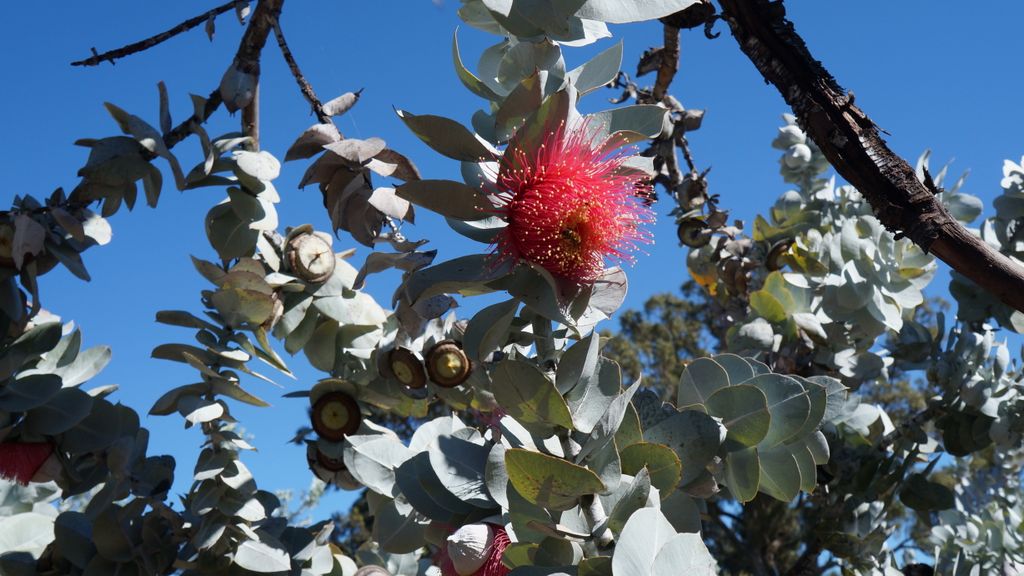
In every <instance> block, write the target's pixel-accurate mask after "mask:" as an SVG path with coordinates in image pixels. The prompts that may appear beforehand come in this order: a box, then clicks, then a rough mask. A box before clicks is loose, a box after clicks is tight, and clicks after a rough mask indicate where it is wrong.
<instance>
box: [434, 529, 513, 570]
mask: <svg viewBox="0 0 1024 576" xmlns="http://www.w3.org/2000/svg"><path fill="white" fill-rule="evenodd" d="M511 543H512V541H511V540H510V539H509V537H508V534H507V533H506V532H505V529H504V528H502V527H501V526H497V525H495V524H485V523H477V524H467V525H466V526H463V527H461V528H459V529H458V530H456V531H455V532H453V533H452V535H451V536H449V537H448V540H446V541H445V543H444V547H442V548H441V550H440V552H439V553H438V555H437V557H436V559H437V565H438V567H440V568H441V574H442V575H443V576H506V575H507V574H508V573H509V572H510V570H509V569H508V568H507V567H506V566H505V565H504V564H502V563H501V556H502V554H504V553H505V549H506V548H508V546H509V544H511Z"/></svg>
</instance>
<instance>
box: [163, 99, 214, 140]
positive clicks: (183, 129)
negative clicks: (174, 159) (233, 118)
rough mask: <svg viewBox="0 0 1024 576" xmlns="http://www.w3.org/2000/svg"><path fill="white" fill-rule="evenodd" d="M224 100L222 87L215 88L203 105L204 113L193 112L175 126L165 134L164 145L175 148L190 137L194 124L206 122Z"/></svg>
mask: <svg viewBox="0 0 1024 576" xmlns="http://www.w3.org/2000/svg"><path fill="white" fill-rule="evenodd" d="M222 102H223V100H222V99H221V97H220V89H219V88H214V90H213V92H210V95H209V96H207V97H206V104H205V105H204V106H203V112H202V114H193V115H192V116H189V117H188V119H187V120H185V121H184V122H182V123H181V124H178V125H177V126H175V127H174V128H173V129H172V130H171V131H170V132H168V133H166V134H164V145H165V146H167V149H168V150H170V149H171V148H174V147H175V146H176V145H177V144H178V143H179V142H181V141H182V140H184V139H185V138H188V137H189V135H190V134H192V126H193V124H202V123H204V122H206V121H207V120H208V119H209V118H210V116H212V115H213V113H214V112H216V111H217V108H220V105H221V103H222Z"/></svg>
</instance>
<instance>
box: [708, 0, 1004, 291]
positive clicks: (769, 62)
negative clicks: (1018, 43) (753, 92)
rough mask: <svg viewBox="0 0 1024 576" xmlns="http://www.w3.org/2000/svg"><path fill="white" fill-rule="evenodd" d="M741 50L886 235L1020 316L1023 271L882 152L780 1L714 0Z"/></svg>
mask: <svg viewBox="0 0 1024 576" xmlns="http://www.w3.org/2000/svg"><path fill="white" fill-rule="evenodd" d="M720 2H721V5H722V9H723V17H724V18H725V19H726V20H727V21H728V23H729V26H730V28H731V29H732V34H733V36H734V37H735V38H736V40H737V42H739V45H740V48H741V49H742V50H743V52H744V53H745V54H746V55H747V57H748V58H750V60H751V62H753V63H754V66H756V67H757V69H758V71H760V72H761V75H762V76H764V78H765V80H767V81H769V82H771V83H772V84H774V85H775V87H776V88H777V89H778V90H779V92H780V93H781V94H782V97H783V98H785V100H786V102H787V103H788V104H789V105H790V106H791V107H792V108H793V112H794V113H795V114H796V116H797V118H798V119H799V121H800V125H801V126H802V127H803V128H804V130H806V131H807V133H808V135H810V137H811V138H812V139H813V140H814V142H815V143H816V144H817V145H818V147H819V148H821V150H822V152H824V154H825V156H826V157H827V158H828V160H829V162H830V163H831V164H832V166H833V167H835V169H836V171H837V172H838V173H839V174H840V175H841V176H842V177H843V178H845V179H846V180H847V181H848V182H850V184H853V185H854V186H856V187H857V189H858V190H860V192H861V193H862V194H864V196H865V197H866V198H867V200H868V202H870V203H871V207H872V209H873V210H874V212H875V215H876V216H877V217H878V219H879V220H880V221H881V222H882V224H884V225H885V227H886V228H888V229H889V230H890V231H892V232H895V233H897V234H898V235H903V236H906V237H908V238H910V239H911V240H912V241H914V243H916V244H917V245H919V246H921V247H922V248H923V249H924V250H926V251H930V252H932V253H933V254H935V255H936V256H937V257H938V258H939V259H941V260H943V261H944V262H946V263H947V264H949V265H950V266H951V267H952V268H953V269H954V270H956V271H958V272H960V273H961V274H963V275H964V276H966V277H968V278H970V279H971V280H973V281H974V282H975V283H977V284H978V285H979V286H981V287H982V288H984V289H985V290H987V291H989V292H991V293H992V294H993V295H995V296H996V297H998V298H999V299H1000V300H1002V301H1003V302H1004V303H1006V304H1008V305H1009V306H1012V307H1013V308H1015V309H1017V310H1021V311H1024V268H1021V267H1019V266H1017V265H1015V264H1014V263H1013V262H1012V261H1011V260H1010V259H1009V258H1007V257H1006V256H1004V255H1003V254H1000V253H999V252H997V251H995V250H993V249H992V248H991V247H990V246H988V245H987V244H985V243H984V242H982V241H981V240H980V239H978V238H976V237H975V236H973V235H971V234H970V233H969V232H968V231H967V230H966V229H965V228H964V227H963V226H961V225H960V223H959V222H957V221H956V220H955V219H954V218H953V217H952V216H951V215H950V214H949V212H948V211H947V210H946V209H945V207H944V206H943V205H942V203H941V202H939V201H938V199H937V198H936V197H935V193H936V190H934V189H929V188H928V187H926V186H925V185H924V184H922V183H921V182H920V181H919V180H918V179H917V176H916V174H915V173H914V169H913V168H911V167H910V165H909V164H907V162H906V161H904V160H903V159H902V158H900V157H899V156H897V155H896V154H894V153H893V152H892V150H890V149H889V147H888V146H887V145H886V144H885V141H884V140H883V139H882V137H881V135H880V132H879V129H878V127H877V126H875V124H874V122H872V121H871V119H870V118H868V116H867V115H866V114H865V113H864V112H863V111H861V109H860V108H858V107H857V106H855V105H854V103H853V94H852V93H849V94H847V93H846V92H845V91H844V90H843V89H842V88H841V87H840V86H839V84H838V83H837V82H836V80H835V79H834V78H833V77H832V75H831V74H829V72H828V71H827V70H826V69H825V68H824V66H822V64H821V62H818V61H817V60H815V59H814V58H813V57H812V56H811V54H810V51H809V50H808V49H807V45H806V44H805V43H804V41H803V39H801V38H800V36H799V35H798V34H797V33H796V30H795V29H794V28H793V25H792V23H790V22H789V20H787V19H786V12H785V8H784V7H783V5H782V2H771V1H770V0H720Z"/></svg>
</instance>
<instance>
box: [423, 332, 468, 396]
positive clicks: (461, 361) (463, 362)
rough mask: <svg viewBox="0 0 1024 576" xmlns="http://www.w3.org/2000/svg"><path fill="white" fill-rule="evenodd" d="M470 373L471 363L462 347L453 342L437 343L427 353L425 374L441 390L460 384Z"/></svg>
mask: <svg viewBox="0 0 1024 576" xmlns="http://www.w3.org/2000/svg"><path fill="white" fill-rule="evenodd" d="M472 371H473V363H472V362H471V361H470V360H469V357H468V356H466V353H465V352H463V351H462V345H461V344H459V343H458V342H456V341H454V340H443V341H441V342H438V343H437V344H434V346H433V347H432V348H431V349H430V350H429V351H428V352H427V374H429V375H430V380H431V381H432V382H433V383H434V384H437V385H438V386H441V387H442V388H454V387H456V386H458V385H459V384H462V383H463V382H465V381H466V379H467V378H469V374H470V372H472Z"/></svg>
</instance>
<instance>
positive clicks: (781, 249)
mask: <svg viewBox="0 0 1024 576" xmlns="http://www.w3.org/2000/svg"><path fill="white" fill-rule="evenodd" d="M792 244H793V243H792V242H789V241H787V240H782V241H779V242H777V243H776V244H775V245H774V246H772V248H771V250H769V251H768V257H767V258H765V263H764V265H765V268H767V269H769V270H779V269H781V268H782V266H783V262H781V261H780V259H781V258H782V257H783V256H785V255H786V253H787V252H789V247H790V246H792Z"/></svg>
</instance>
